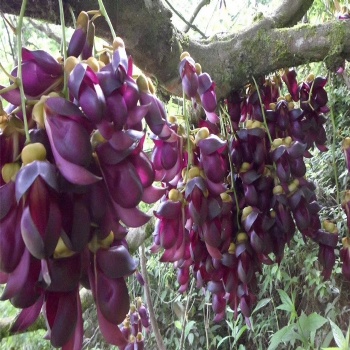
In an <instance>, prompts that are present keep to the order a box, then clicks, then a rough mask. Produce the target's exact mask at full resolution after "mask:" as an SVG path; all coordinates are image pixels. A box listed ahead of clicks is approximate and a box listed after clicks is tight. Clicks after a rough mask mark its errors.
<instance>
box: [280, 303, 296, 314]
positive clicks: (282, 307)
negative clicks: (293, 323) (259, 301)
mask: <svg viewBox="0 0 350 350" xmlns="http://www.w3.org/2000/svg"><path fill="white" fill-rule="evenodd" d="M276 309H278V310H284V311H288V312H293V311H294V306H291V305H286V304H282V305H279V306H277V307H276Z"/></svg>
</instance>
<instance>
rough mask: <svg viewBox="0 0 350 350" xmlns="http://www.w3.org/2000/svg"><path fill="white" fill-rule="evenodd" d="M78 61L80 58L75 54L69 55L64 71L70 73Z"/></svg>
mask: <svg viewBox="0 0 350 350" xmlns="http://www.w3.org/2000/svg"><path fill="white" fill-rule="evenodd" d="M78 63H79V60H78V59H77V58H76V57H75V56H69V57H67V59H66V61H65V62H64V71H65V72H66V73H67V74H70V73H71V72H72V70H73V69H74V68H75V66H76V65H77V64H78Z"/></svg>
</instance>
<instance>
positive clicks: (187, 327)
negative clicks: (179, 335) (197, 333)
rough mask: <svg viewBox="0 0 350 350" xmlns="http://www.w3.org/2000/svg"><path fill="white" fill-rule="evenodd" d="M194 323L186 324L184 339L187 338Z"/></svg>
mask: <svg viewBox="0 0 350 350" xmlns="http://www.w3.org/2000/svg"><path fill="white" fill-rule="evenodd" d="M195 323H196V322H195V321H189V322H188V323H187V324H186V328H185V338H186V337H187V336H188V334H189V333H190V330H192V328H193V326H194V325H195Z"/></svg>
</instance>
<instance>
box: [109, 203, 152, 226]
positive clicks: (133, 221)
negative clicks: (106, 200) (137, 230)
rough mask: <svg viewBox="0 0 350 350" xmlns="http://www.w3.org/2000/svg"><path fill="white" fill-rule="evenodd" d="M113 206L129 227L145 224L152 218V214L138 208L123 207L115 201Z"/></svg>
mask: <svg viewBox="0 0 350 350" xmlns="http://www.w3.org/2000/svg"><path fill="white" fill-rule="evenodd" d="M113 206H114V208H115V210H116V212H117V215H118V217H119V218H120V220H121V221H122V222H123V223H124V224H125V225H126V226H128V227H139V226H143V225H144V224H146V223H147V222H148V221H149V219H150V216H148V215H147V214H145V213H144V212H143V211H141V210H139V209H138V208H123V207H121V206H120V205H118V204H117V203H115V202H113Z"/></svg>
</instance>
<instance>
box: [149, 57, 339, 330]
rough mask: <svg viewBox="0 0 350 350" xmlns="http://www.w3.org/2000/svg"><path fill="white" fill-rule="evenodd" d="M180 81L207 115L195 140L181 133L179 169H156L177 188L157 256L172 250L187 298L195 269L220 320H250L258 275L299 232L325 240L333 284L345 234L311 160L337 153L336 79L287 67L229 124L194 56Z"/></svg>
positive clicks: (160, 219) (234, 105) (234, 109)
mask: <svg viewBox="0 0 350 350" xmlns="http://www.w3.org/2000/svg"><path fill="white" fill-rule="evenodd" d="M180 76H181V78H182V86H183V90H184V92H185V94H186V95H187V97H188V98H190V99H191V100H192V103H193V105H194V106H197V104H198V103H199V102H200V103H201V105H202V107H203V110H204V112H205V117H206V118H204V119H202V120H199V121H198V125H194V126H193V129H192V130H190V132H187V134H183V135H181V132H178V134H179V135H180V136H182V142H181V141H179V142H178V143H174V144H173V152H172V153H170V152H169V153H168V154H172V158H171V159H172V162H171V166H166V164H165V162H163V163H162V162H159V164H158V163H155V164H157V167H156V169H157V170H158V171H159V173H160V174H162V176H161V177H159V178H158V180H160V181H162V182H164V183H165V185H166V187H167V191H166V194H165V195H164V196H163V198H162V199H161V204H160V206H159V208H158V210H157V211H156V212H155V216H156V218H157V221H156V228H155V231H154V244H153V247H152V248H151V250H152V251H154V252H155V251H158V250H160V249H162V250H163V251H164V253H163V255H162V257H161V259H160V260H161V261H164V262H173V263H174V265H175V267H176V268H177V271H178V274H177V278H178V282H179V284H180V291H181V292H183V291H185V290H186V289H187V287H188V284H189V280H190V275H191V272H192V274H193V275H194V277H195V279H196V281H197V286H198V287H203V288H205V289H207V290H208V291H210V292H211V293H212V306H213V311H214V314H215V318H214V320H215V321H219V320H222V319H223V318H224V317H225V310H226V305H229V306H230V307H231V308H232V309H233V310H235V311H236V313H237V312H238V310H240V311H241V312H242V314H243V315H244V316H245V318H246V321H247V323H248V324H249V317H250V315H251V312H252V308H253V305H254V303H255V301H256V296H255V294H254V291H255V290H256V282H257V279H256V274H257V273H259V272H260V271H261V268H262V266H261V265H262V264H272V263H273V260H272V255H271V253H273V255H274V256H275V259H276V261H277V262H278V263H279V262H281V260H282V259H283V252H284V248H285V246H286V244H289V242H290V241H291V239H292V237H293V235H294V233H295V232H296V229H298V230H299V231H300V232H301V233H302V235H303V237H304V238H305V239H306V238H310V239H312V240H313V241H315V242H316V243H318V244H319V261H320V263H321V265H322V266H323V276H324V277H325V278H329V276H330V274H331V270H332V267H333V265H334V262H335V254H334V248H335V247H336V245H337V242H338V232H337V230H336V229H335V227H334V224H332V223H330V222H329V221H325V222H324V223H323V225H322V224H321V221H320V219H319V216H318V212H319V210H320V206H319V205H318V203H317V200H316V196H315V186H314V185H313V184H312V183H311V182H310V181H308V180H307V179H306V177H305V174H306V166H305V163H304V159H305V157H311V153H310V152H309V150H310V149H311V148H313V147H314V146H316V147H317V148H318V149H319V150H320V151H326V150H327V148H326V146H325V143H326V134H325V130H324V127H323V124H324V123H325V121H326V118H325V113H327V112H328V111H329V110H328V108H327V106H326V104H327V93H326V91H325V90H324V86H325V84H326V82H327V81H326V79H324V78H322V77H314V76H313V75H310V76H309V77H308V78H307V79H306V81H304V82H301V83H298V82H297V80H296V72H295V71H294V70H286V71H285V72H283V74H281V76H276V77H274V78H273V79H267V80H266V81H265V82H264V83H262V84H260V86H259V85H256V86H255V87H252V86H251V87H249V89H248V91H247V94H246V97H244V98H243V97H241V96H240V95H239V93H237V92H233V93H232V94H231V95H230V96H229V97H228V98H227V100H226V105H225V108H222V113H221V118H219V117H218V116H217V114H216V113H215V112H216V107H215V106H216V97H215V89H214V88H215V84H214V83H213V82H212V80H211V79H210V77H209V75H208V74H206V73H202V71H201V67H200V65H199V64H198V63H195V61H194V60H193V59H192V57H190V56H189V54H187V53H184V54H183V55H182V56H181V63H180ZM283 84H284V87H283ZM283 88H284V89H287V90H288V91H289V93H288V94H287V95H285V96H284V95H281V91H282V89H283ZM174 130H177V131H179V130H180V128H179V126H177V127H176V126H175V127H174ZM163 147H164V146H163ZM175 149H177V150H178V152H176V151H175ZM154 152H155V153H154V154H157V155H158V152H159V149H158V145H157V144H156V147H155V150H154ZM164 152H165V150H164ZM164 158H165V157H164ZM156 159H158V158H156ZM167 160H169V158H168V159H167ZM175 165H176V166H175Z"/></svg>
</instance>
